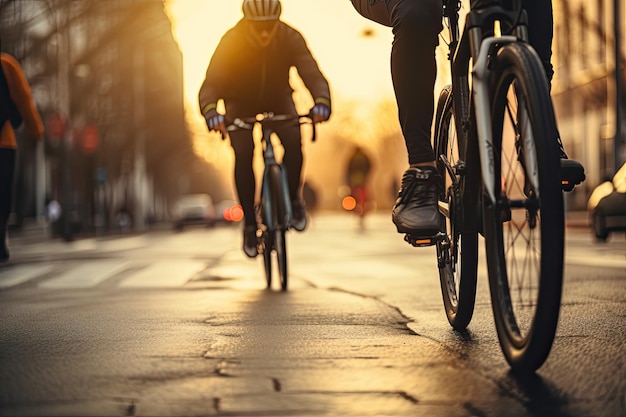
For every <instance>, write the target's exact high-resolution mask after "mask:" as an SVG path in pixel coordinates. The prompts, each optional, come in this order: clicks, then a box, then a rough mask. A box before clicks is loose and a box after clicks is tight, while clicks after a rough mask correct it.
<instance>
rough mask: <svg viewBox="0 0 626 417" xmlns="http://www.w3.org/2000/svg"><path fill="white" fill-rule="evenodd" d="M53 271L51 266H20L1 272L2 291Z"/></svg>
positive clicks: (0, 285) (0, 284)
mask: <svg viewBox="0 0 626 417" xmlns="http://www.w3.org/2000/svg"><path fill="white" fill-rule="evenodd" d="M51 270H52V266H51V265H20V266H17V267H11V268H3V269H2V270H1V271H0V289H3V288H9V287H13V286H15V285H19V284H22V283H24V282H26V281H30V280H31V279H33V278H36V277H38V276H41V275H43V274H45V273H47V272H50V271H51Z"/></svg>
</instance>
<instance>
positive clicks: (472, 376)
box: [0, 213, 626, 417]
mask: <svg viewBox="0 0 626 417" xmlns="http://www.w3.org/2000/svg"><path fill="white" fill-rule="evenodd" d="M239 233H240V232H239V230H238V229H237V228H230V227H219V228H216V229H204V228H194V229H189V230H186V231H184V232H183V233H173V232H172V231H170V230H161V231H154V232H150V233H147V234H143V235H129V236H123V237H117V238H101V239H82V240H77V241H75V242H71V243H65V242H58V241H38V240H32V239H22V240H20V239H14V240H12V242H11V244H12V261H11V263H10V264H9V265H5V266H3V267H0V317H2V319H1V320H0V335H1V336H0V416H6V415H10V416H14V415H15V416H20V415H25V416H26V415H27V416H34V415H41V416H56V415H76V416H78V415H80V416H87V415H95V416H99V415H137V416H139V415H163V416H181V415H185V416H187V415H189V416H191V415H193V416H197V415H210V416H211V415H228V416H317V415H329V416H337V415H342V416H415V415H425V416H446V417H455V416H477V417H483V416H485V417H486V416H563V417H565V416H567V417H570V416H571V417H583V416H585V417H587V416H594V417H596V416H598V417H602V416H607V417H613V416H616V417H622V416H626V405H625V402H626V382H625V381H626V367H625V363H624V360H625V358H626V355H625V347H626V329H625V321H624V318H625V316H626V314H625V313H626V308H625V305H626V304H625V301H626V300H625V299H626V239H625V238H624V236H623V235H621V236H613V237H612V238H611V240H610V241H609V242H608V243H606V244H597V243H595V242H594V241H593V239H592V237H591V235H590V233H589V231H588V230H585V229H568V231H567V250H566V271H565V275H566V279H565V286H564V294H563V307H562V312H561V319H560V323H559V329H558V332H557V339H556V341H555V344H554V347H553V350H552V352H551V355H550V357H549V358H548V360H547V361H546V363H545V365H544V366H543V367H542V368H540V370H539V371H538V372H537V374H536V375H533V376H531V377H520V376H516V375H513V374H512V373H510V372H509V370H508V367H507V365H506V362H505V361H504V359H503V357H502V354H501V352H500V350H499V346H498V344H497V339H496V334H495V328H494V326H493V319H492V317H491V310H490V308H491V307H490V300H489V294H488V289H487V282H486V275H485V269H484V262H481V265H480V273H479V287H480V288H479V291H478V298H477V307H476V312H475V315H474V319H473V321H472V323H471V324H470V326H469V328H468V331H467V332H465V333H458V332H454V331H452V330H451V328H450V326H449V325H448V323H447V321H446V318H445V315H444V313H443V308H442V303H441V295H440V290H439V279H438V273H437V268H436V263H435V257H434V249H433V248H421V249H416V248H413V247H410V246H409V245H407V244H406V243H404V242H403V241H402V237H401V236H400V235H398V234H397V233H395V231H394V229H393V226H392V225H391V223H390V219H389V216H388V214H387V213H383V214H381V215H375V216H372V217H370V218H368V219H367V222H366V228H365V230H361V229H360V228H359V227H358V222H357V220H356V219H355V218H353V217H349V216H348V217H346V216H343V215H320V216H317V217H315V218H314V219H313V221H312V223H311V226H310V228H309V229H308V230H307V231H306V232H305V233H300V234H297V233H290V234H289V235H288V242H287V243H288V249H289V260H290V276H291V281H290V288H289V291H288V292H286V293H282V292H280V291H279V290H278V289H277V286H275V287H274V288H273V289H272V290H266V289H265V283H264V276H263V271H262V267H261V260H260V259H256V260H249V259H247V258H245V257H244V255H243V254H242V253H241V250H240V235H239Z"/></svg>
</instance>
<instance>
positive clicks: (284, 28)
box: [198, 0, 331, 257]
mask: <svg viewBox="0 0 626 417" xmlns="http://www.w3.org/2000/svg"><path fill="white" fill-rule="evenodd" d="M242 10H243V19H241V20H240V21H239V22H237V24H235V26H234V27H232V28H231V29H230V30H228V31H227V32H226V34H224V36H223V37H222V39H221V40H220V42H219V44H218V45H217V48H216V49H215V52H214V54H213V56H212V57H211V61H210V63H209V66H208V68H207V71H206V78H205V80H204V82H203V84H202V87H201V88H200V92H199V94H198V101H199V105H200V111H201V112H202V114H203V115H204V117H205V119H206V122H207V126H208V128H209V130H210V131H216V132H221V133H222V135H223V136H226V134H227V131H226V125H225V121H224V116H225V115H223V114H220V113H218V111H217V103H218V101H219V100H223V101H224V106H225V109H226V114H227V115H228V117H229V118H230V119H234V118H236V117H241V118H243V117H253V116H255V115H257V114H259V113H264V112H274V113H276V114H294V115H295V114H297V113H296V109H295V104H294V102H293V99H292V93H293V89H292V88H291V86H290V84H289V72H290V69H291V68H292V67H294V68H296V69H297V71H298V74H299V75H300V77H301V78H302V81H304V84H305V86H306V87H307V89H308V90H309V92H310V93H311V95H312V96H313V99H314V103H315V104H314V106H313V108H312V109H311V115H312V117H313V121H314V122H315V123H319V122H323V121H326V120H328V118H329V117H330V113H331V99H330V87H329V85H328V81H327V80H326V78H325V77H324V75H323V74H322V72H321V71H320V69H319V66H318V64H317V62H316V60H315V58H313V55H312V54H311V51H310V50H309V48H308V46H307V44H306V41H305V39H304V37H303V36H302V35H301V34H300V33H299V32H298V31H297V30H295V29H294V28H292V27H291V26H289V25H287V24H286V23H284V22H283V21H282V20H280V13H281V3H280V1H279V0H244V1H243V4H242ZM276 130H277V134H278V136H279V137H280V138H281V142H282V144H283V147H284V151H285V152H284V157H283V163H284V165H285V167H286V170H287V174H288V182H289V193H290V196H291V198H292V205H293V217H294V219H293V220H294V222H293V223H294V228H295V229H296V230H299V231H302V230H304V228H305V227H306V210H305V207H304V200H303V199H302V197H301V195H302V178H301V171H302V162H303V155H302V143H301V137H300V127H299V126H298V125H293V126H282V127H279V128H277V129H276ZM230 142H231V146H232V147H233V150H234V152H235V186H236V188H237V194H238V196H239V201H240V203H241V206H242V207H243V211H244V223H245V224H244V245H243V249H244V252H245V253H246V255H248V256H249V257H255V256H256V255H257V247H256V229H257V223H256V216H255V212H254V197H255V193H256V188H255V177H254V171H253V168H252V158H253V152H254V143H253V141H252V137H251V133H250V132H249V131H233V132H230Z"/></svg>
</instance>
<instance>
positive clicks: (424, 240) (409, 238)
mask: <svg viewBox="0 0 626 417" xmlns="http://www.w3.org/2000/svg"><path fill="white" fill-rule="evenodd" d="M445 236H446V235H445V234H443V233H437V234H436V235H435V236H413V235H411V234H408V233H407V234H406V235H404V240H405V241H406V242H408V243H409V244H410V245H411V246H415V247H416V248H424V247H427V246H433V245H435V244H437V242H438V241H440V240H442V239H443V238H444V237H445Z"/></svg>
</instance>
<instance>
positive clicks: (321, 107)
mask: <svg viewBox="0 0 626 417" xmlns="http://www.w3.org/2000/svg"><path fill="white" fill-rule="evenodd" d="M309 114H310V115H311V119H312V120H313V123H321V122H325V121H327V120H328V119H329V118H330V106H328V105H326V104H324V103H317V104H316V105H315V106H313V107H312V108H311V111H310V112H309Z"/></svg>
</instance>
